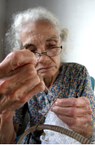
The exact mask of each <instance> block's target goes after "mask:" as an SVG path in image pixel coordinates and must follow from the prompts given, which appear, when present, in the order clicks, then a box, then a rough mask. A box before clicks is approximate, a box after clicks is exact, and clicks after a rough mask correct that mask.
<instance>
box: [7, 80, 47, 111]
mask: <svg viewBox="0 0 95 145" xmlns="http://www.w3.org/2000/svg"><path fill="white" fill-rule="evenodd" d="M44 89H45V84H44V82H40V83H39V84H38V85H37V86H36V87H35V88H33V89H32V90H31V91H30V92H28V94H27V95H25V94H24V95H25V96H23V97H22V98H20V99H18V100H15V101H13V103H12V104H11V106H8V105H7V109H8V110H9V111H11V110H16V109H17V108H20V107H21V106H22V105H24V104H25V103H26V102H28V101H29V100H30V99H32V97H33V96H34V95H36V94H38V93H39V92H43V91H44ZM5 109H6V107H5Z"/></svg>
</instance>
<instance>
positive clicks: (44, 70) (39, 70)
mask: <svg viewBox="0 0 95 145" xmlns="http://www.w3.org/2000/svg"><path fill="white" fill-rule="evenodd" d="M53 67H54V66H51V67H43V68H39V69H38V72H40V73H46V72H48V71H51V70H52V69H53Z"/></svg>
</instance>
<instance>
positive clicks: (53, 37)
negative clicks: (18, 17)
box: [20, 21, 61, 78]
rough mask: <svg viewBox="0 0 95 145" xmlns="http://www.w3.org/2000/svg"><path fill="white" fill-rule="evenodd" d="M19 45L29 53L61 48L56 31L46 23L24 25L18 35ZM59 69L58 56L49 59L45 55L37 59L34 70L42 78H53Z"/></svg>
mask: <svg viewBox="0 0 95 145" xmlns="http://www.w3.org/2000/svg"><path fill="white" fill-rule="evenodd" d="M20 38H21V43H22V45H23V46H24V47H25V48H26V49H29V50H30V51H31V52H34V53H35V52H39V53H42V52H46V51H50V53H51V49H52V48H55V49H56V51H57V48H56V47H60V46H61V40H60V37H59V33H58V31H57V30H56V29H55V28H54V27H53V26H52V25H51V24H49V23H48V22H41V21H40V22H30V23H28V24H26V25H25V26H24V27H23V29H22V32H21V35H20ZM59 67H60V54H59V55H57V56H52V57H49V56H47V55H45V54H43V55H41V56H40V57H37V65H36V70H37V72H38V74H40V75H41V76H42V77H43V78H48V77H54V76H55V75H56V74H57V72H58V70H59Z"/></svg>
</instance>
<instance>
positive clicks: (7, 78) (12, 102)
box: [0, 50, 45, 143]
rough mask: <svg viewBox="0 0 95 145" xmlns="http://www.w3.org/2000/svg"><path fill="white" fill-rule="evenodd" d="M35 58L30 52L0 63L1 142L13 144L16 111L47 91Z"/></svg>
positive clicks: (19, 52) (22, 52) (16, 53)
mask: <svg viewBox="0 0 95 145" xmlns="http://www.w3.org/2000/svg"><path fill="white" fill-rule="evenodd" d="M35 64H36V60H35V56H34V54H32V52H31V53H30V51H28V50H20V51H17V52H13V53H11V54H9V55H8V56H7V57H6V58H5V59H4V60H3V61H2V62H1V63H0V142H1V143H13V142H14V139H15V135H16V132H15V127H14V125H13V116H14V112H15V110H17V109H18V108H20V107H21V106H23V105H24V104H25V103H26V102H27V101H28V100H30V99H31V98H32V96H34V95H35V94H37V93H39V92H42V91H43V90H44V89H45V85H44V82H43V81H41V80H40V78H39V76H38V74H37V71H36V69H35Z"/></svg>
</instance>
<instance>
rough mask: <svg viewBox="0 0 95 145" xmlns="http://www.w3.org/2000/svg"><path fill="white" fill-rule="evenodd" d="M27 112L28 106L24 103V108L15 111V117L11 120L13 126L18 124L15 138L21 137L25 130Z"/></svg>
mask: <svg viewBox="0 0 95 145" xmlns="http://www.w3.org/2000/svg"><path fill="white" fill-rule="evenodd" d="M27 112H28V104H27V103H26V104H25V105H24V106H22V107H21V108H19V109H18V110H16V112H15V116H14V118H13V122H14V125H15V124H18V132H17V136H19V135H21V134H22V133H23V131H24V130H25V127H26V124H25V116H26V113H27Z"/></svg>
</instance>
